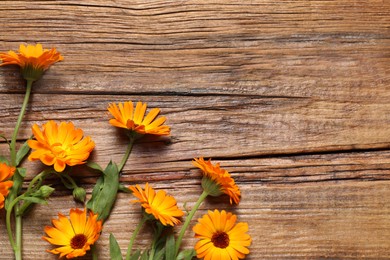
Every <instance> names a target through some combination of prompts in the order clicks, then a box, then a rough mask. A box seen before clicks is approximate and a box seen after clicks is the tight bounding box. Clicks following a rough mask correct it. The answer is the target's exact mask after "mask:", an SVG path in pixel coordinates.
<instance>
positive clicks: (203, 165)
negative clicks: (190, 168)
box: [192, 157, 241, 204]
mask: <svg viewBox="0 0 390 260" xmlns="http://www.w3.org/2000/svg"><path fill="white" fill-rule="evenodd" d="M192 164H193V165H194V166H196V167H198V168H199V169H201V170H202V173H203V179H202V186H203V189H205V190H206V191H208V192H209V194H210V195H212V196H219V195H220V194H222V193H225V194H227V195H228V196H229V197H230V203H231V204H232V203H233V201H234V203H236V204H238V203H239V202H240V198H241V192H240V189H239V188H238V186H237V185H236V183H235V181H234V179H233V178H232V177H231V176H230V173H229V172H228V171H227V170H224V169H222V168H221V167H220V166H219V163H217V164H215V165H213V164H212V163H211V159H209V160H208V161H205V160H204V159H203V158H202V157H201V158H195V159H194V161H192Z"/></svg>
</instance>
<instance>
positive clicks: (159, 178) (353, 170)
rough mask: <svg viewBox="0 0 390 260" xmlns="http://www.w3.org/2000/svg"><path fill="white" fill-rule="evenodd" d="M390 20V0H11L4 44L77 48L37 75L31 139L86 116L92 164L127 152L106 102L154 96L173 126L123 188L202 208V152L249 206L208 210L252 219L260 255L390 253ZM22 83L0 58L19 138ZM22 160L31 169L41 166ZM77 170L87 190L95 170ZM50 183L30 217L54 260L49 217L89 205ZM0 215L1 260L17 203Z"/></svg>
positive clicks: (119, 225)
mask: <svg viewBox="0 0 390 260" xmlns="http://www.w3.org/2000/svg"><path fill="white" fill-rule="evenodd" d="M389 25H390V2H389V1H384V0H371V1H368V0H366V1H362V0H356V1H355V0H341V1H331V0H329V1H303V0H294V1H276V2H275V1H265V0H264V1H256V0H253V1H226V0H216V1H125V0H115V1H114V0H112V1H105V0H90V1H76V0H68V1H44V0H42V1H1V2H0V26H1V34H0V39H1V41H0V48H1V50H0V51H2V52H4V51H8V50H10V49H13V50H16V49H18V47H19V44H20V43H37V42H39V43H42V44H43V45H44V46H46V47H56V48H57V49H58V50H59V51H60V52H61V53H62V54H63V56H64V58H65V59H64V61H63V62H60V63H58V64H55V65H54V66H53V67H51V68H50V69H49V70H48V71H47V73H46V74H45V75H44V77H43V78H42V79H41V80H39V81H38V82H36V83H35V84H34V87H33V95H32V101H31V103H30V106H29V108H28V114H27V115H26V117H25V121H24V123H23V127H22V128H23V129H22V131H21V132H20V135H19V136H20V142H19V144H21V143H22V142H23V141H24V140H25V139H27V138H28V137H29V136H30V135H31V128H30V127H31V125H32V124H33V123H37V124H43V123H45V122H46V121H47V120H49V119H54V120H56V121H73V122H74V123H75V125H76V126H77V127H80V128H82V129H83V130H84V132H85V133H86V135H90V136H91V137H92V138H93V140H94V141H95V142H96V148H95V151H94V153H93V156H92V158H91V160H92V161H95V162H98V163H100V164H102V165H105V164H107V163H108V162H109V160H111V159H112V160H114V161H116V162H119V160H120V159H121V156H122V154H123V152H124V150H125V148H126V142H125V139H124V138H123V137H121V135H120V133H119V132H118V131H117V130H116V129H114V128H113V127H112V126H110V125H109V124H108V119H109V115H108V112H107V110H106V108H107V105H108V103H110V102H123V101H128V100H132V101H143V102H147V103H148V105H149V107H151V108H152V107H159V108H161V110H162V114H163V115H164V116H166V117H167V118H168V120H167V124H168V125H169V126H171V128H172V133H171V136H170V137H169V138H162V139H160V138H146V139H143V141H142V142H140V143H138V144H137V145H136V146H135V148H134V150H133V153H132V154H131V158H130V160H129V161H128V163H127V164H126V166H125V168H124V171H123V175H122V178H121V181H122V182H123V183H124V184H126V185H134V184H142V185H143V184H144V183H145V181H148V182H149V183H151V184H152V185H153V187H155V188H158V189H160V188H161V189H166V190H167V191H168V192H169V193H170V194H172V195H174V196H175V197H176V199H177V200H178V201H179V206H182V205H183V203H184V202H187V206H189V207H191V206H192V205H193V204H194V202H195V201H196V199H197V197H198V196H199V195H200V193H201V187H200V173H199V171H198V170H196V169H195V168H194V167H193V166H192V165H191V160H192V159H193V158H194V157H199V156H204V157H206V158H209V157H211V158H213V161H214V162H220V163H221V166H222V167H224V168H226V169H227V170H228V171H229V172H230V173H231V174H232V175H233V177H234V178H235V180H236V182H237V184H238V185H239V187H240V189H241V191H242V201H241V203H240V204H239V205H238V206H236V207H233V206H230V205H229V204H228V203H226V200H225V199H226V198H225V199H223V200H220V199H210V200H207V202H206V203H205V204H203V205H202V207H201V209H200V211H199V212H198V213H197V215H196V218H197V217H200V216H201V215H202V214H204V213H205V212H206V211H207V209H214V208H218V209H225V210H228V211H232V212H234V213H235V214H237V215H238V218H239V221H243V222H248V223H249V226H250V231H249V233H250V234H251V236H252V238H253V243H252V246H251V247H250V250H251V254H250V255H249V256H248V257H247V259H324V258H330V259H352V258H356V259H390V150H389V147H390V85H389V84H390V77H389V72H390V28H389ZM24 84H25V83H24V81H23V80H22V79H21V77H20V74H19V71H18V69H17V68H16V67H12V66H7V67H2V68H1V69H0V92H1V95H0V108H1V111H2V119H1V131H2V132H3V133H4V134H5V135H7V136H11V133H12V129H13V127H14V124H15V122H16V117H17V115H18V113H19V109H20V106H21V103H22V99H23V95H24V94H23V93H24V88H25V87H24ZM0 147H1V149H0V151H1V153H2V154H4V153H6V152H7V145H6V144H5V143H4V142H2V143H1V146H0ZM24 166H25V167H27V168H28V169H29V174H28V176H29V177H28V179H31V177H32V176H34V174H36V173H37V172H38V170H39V169H40V168H41V164H40V163H39V162H33V163H32V162H25V163H24ZM75 178H76V179H77V181H78V182H79V183H80V185H81V186H83V187H85V188H86V189H87V191H88V193H89V195H90V192H91V189H92V187H93V184H94V183H95V182H96V178H97V175H96V173H91V172H88V171H84V170H83V171H80V172H78V173H77V175H75ZM52 183H53V186H54V187H55V188H56V192H55V193H54V195H53V196H52V197H51V198H50V200H49V205H48V206H38V207H36V208H35V209H34V210H33V211H32V212H31V214H30V215H29V216H28V217H26V219H25V222H24V223H25V225H24V259H57V257H55V256H52V255H51V254H49V253H46V252H45V249H48V248H52V247H51V246H50V245H49V244H48V243H47V242H45V241H43V240H41V239H40V237H41V236H42V235H43V227H44V226H45V225H50V220H51V219H52V218H54V217H56V215H57V212H62V213H63V214H66V215H67V214H68V213H69V209H70V208H71V207H79V208H82V207H83V206H82V205H81V204H77V203H76V202H74V201H73V200H72V196H71V193H70V191H68V190H67V189H65V188H64V187H63V186H62V184H60V182H59V181H58V179H56V178H53V179H52ZM130 199H131V196H130V195H129V194H123V193H122V194H120V195H119V197H118V200H117V203H116V205H115V208H114V210H113V213H112V215H111V217H110V219H109V220H108V221H107V222H106V225H105V227H104V230H103V233H102V236H101V238H100V240H99V242H98V247H99V251H100V255H101V259H109V254H108V236H109V233H110V232H113V233H114V234H115V236H116V237H117V239H118V241H119V244H120V246H121V247H122V249H123V251H125V248H126V246H127V243H128V240H129V238H130V235H131V233H132V231H133V230H134V226H135V224H136V223H138V221H139V218H140V210H139V209H140V208H139V206H138V205H133V204H131V203H129V201H130ZM0 220H1V224H0V230H1V234H0V241H1V242H0V243H1V254H0V258H1V259H12V253H11V250H10V247H9V245H8V242H7V237H6V234H5V233H6V232H5V227H4V210H2V213H1V219H0ZM193 223H195V221H194V222H193ZM145 232H146V234H147V233H148V232H147V230H145ZM192 237H193V234H192V232H189V233H187V235H186V240H185V247H187V248H190V247H192V246H193V244H194V243H195V239H193V238H192ZM148 239H149V237H148V236H146V237H144V238H140V239H139V241H138V242H137V246H138V247H146V246H147V245H148V243H149V240H148ZM85 259H90V256H88V257H86V258H85Z"/></svg>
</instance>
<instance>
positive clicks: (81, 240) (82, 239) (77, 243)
mask: <svg viewBox="0 0 390 260" xmlns="http://www.w3.org/2000/svg"><path fill="white" fill-rule="evenodd" d="M85 243H87V237H86V236H85V235H84V234H78V235H75V236H74V237H73V238H72V240H70V246H71V247H72V248H73V249H81V248H83V247H84V245H85Z"/></svg>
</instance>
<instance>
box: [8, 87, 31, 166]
mask: <svg viewBox="0 0 390 260" xmlns="http://www.w3.org/2000/svg"><path fill="white" fill-rule="evenodd" d="M32 83H33V81H32V80H27V87H26V94H25V95H24V100H23V105H22V108H21V110H20V113H19V117H18V120H17V122H16V126H15V129H14V132H13V134H12V139H11V144H10V153H11V165H12V166H16V138H17V136H18V133H19V128H20V125H21V123H22V119H23V116H24V113H25V112H26V108H27V104H28V100H29V99H30V93H31V88H32Z"/></svg>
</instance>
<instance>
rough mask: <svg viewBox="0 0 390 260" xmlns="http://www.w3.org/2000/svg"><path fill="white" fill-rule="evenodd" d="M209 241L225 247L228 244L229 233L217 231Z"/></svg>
mask: <svg viewBox="0 0 390 260" xmlns="http://www.w3.org/2000/svg"><path fill="white" fill-rule="evenodd" d="M211 242H213V244H214V246H215V247H219V248H226V247H228V245H229V242H230V240H229V235H228V234H226V233H225V232H217V233H215V234H214V235H213V237H212V238H211Z"/></svg>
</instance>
